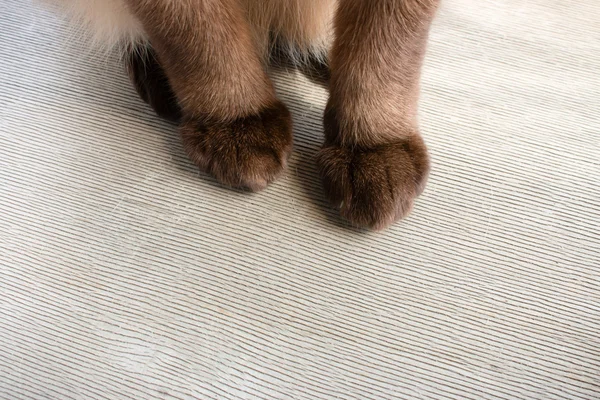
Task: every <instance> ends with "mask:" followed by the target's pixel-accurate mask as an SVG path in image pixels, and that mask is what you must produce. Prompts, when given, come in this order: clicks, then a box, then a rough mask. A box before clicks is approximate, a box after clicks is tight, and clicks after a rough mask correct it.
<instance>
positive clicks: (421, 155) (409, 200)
mask: <svg viewBox="0 0 600 400" xmlns="http://www.w3.org/2000/svg"><path fill="white" fill-rule="evenodd" d="M437 5H438V0H342V1H341V4H340V7H339V10H338V13H337V15H336V17H335V34H336V39H335V42H334V45H333V48H332V51H331V61H330V62H331V81H330V99H329V102H328V104H327V108H326V111H325V117H324V126H325V144H324V146H323V149H322V150H321V151H320V152H319V154H318V157H317V162H318V165H319V170H320V174H321V177H322V180H323V184H324V187H325V191H326V194H327V196H328V197H329V199H330V201H331V202H332V203H333V204H334V205H335V206H337V207H339V208H340V211H341V214H342V215H343V216H344V217H345V218H347V219H348V220H349V221H350V222H351V223H353V224H354V225H357V226H361V227H367V228H371V229H375V230H379V229H383V228H385V227H387V226H389V225H390V224H392V223H393V222H395V221H396V220H398V219H400V218H402V217H404V216H406V215H407V214H408V213H409V212H410V210H411V209H412V206H413V202H414V199H415V198H416V197H417V196H418V195H419V194H421V192H422V191H423V189H424V187H425V184H426V181H427V176H428V172H429V157H428V154H427V148H426V147H425V144H424V142H423V139H422V137H421V135H420V133H419V131H418V127H417V121H416V113H417V98H418V91H419V76H420V69H421V64H422V60H423V56H424V53H425V48H426V42H427V36H428V31H429V26H430V23H431V20H432V19H433V17H434V14H435V11H436V8H437Z"/></svg>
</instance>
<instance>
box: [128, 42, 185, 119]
mask: <svg viewBox="0 0 600 400" xmlns="http://www.w3.org/2000/svg"><path fill="white" fill-rule="evenodd" d="M125 66H126V68H127V72H128V73H129V77H130V78H131V82H132V83H133V86H134V87H135V90H136V91H137V92H138V94H139V95H140V97H141V98H142V100H144V101H145V102H146V103H148V104H149V105H150V106H151V107H152V109H153V110H154V111H155V112H156V114H158V115H159V116H160V117H162V118H165V119H168V120H169V121H172V122H180V120H181V108H180V107H179V104H178V103H177V96H176V95H175V93H174V92H173V89H172V88H171V85H170V83H169V79H168V78H167V75H166V74H165V71H164V69H163V68H162V66H161V65H160V62H159V61H158V58H157V56H156V52H155V51H154V49H153V48H152V46H151V45H150V44H149V43H139V44H132V45H129V46H128V48H127V49H126V54H125Z"/></svg>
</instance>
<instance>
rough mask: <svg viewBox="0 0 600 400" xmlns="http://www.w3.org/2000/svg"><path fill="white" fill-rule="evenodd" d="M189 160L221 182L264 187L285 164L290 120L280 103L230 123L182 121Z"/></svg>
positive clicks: (252, 188) (290, 146)
mask: <svg viewBox="0 0 600 400" xmlns="http://www.w3.org/2000/svg"><path fill="white" fill-rule="evenodd" d="M181 135H182V139H183V145H184V148H185V150H186V152H187V154H188V155H189V157H190V159H191V160H192V161H193V162H194V163H195V164H196V165H198V166H199V167H200V169H202V170H203V171H206V172H208V173H210V174H212V175H213V176H214V177H215V178H217V179H218V180H219V181H220V182H221V183H223V184H225V185H228V186H233V187H242V188H247V189H250V190H252V191H258V190H261V189H264V188H265V187H266V186H267V184H269V183H270V182H272V181H274V180H275V179H276V178H277V177H278V176H279V175H281V173H282V172H283V170H284V169H285V168H286V166H287V160H288V157H289V155H290V153H291V151H292V119H291V116H290V113H289V111H288V109H287V108H286V107H285V105H283V103H280V102H278V103H276V104H275V105H273V106H271V107H269V108H266V109H265V110H263V111H262V112H261V113H259V114H258V115H251V116H248V117H244V118H239V119H237V120H235V121H233V122H228V123H225V122H206V121H202V122H199V121H197V120H190V121H186V122H185V123H184V124H183V126H182V129H181Z"/></svg>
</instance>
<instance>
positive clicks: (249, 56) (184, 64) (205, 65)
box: [126, 0, 292, 190]
mask: <svg viewBox="0 0 600 400" xmlns="http://www.w3.org/2000/svg"><path fill="white" fill-rule="evenodd" d="M126 2H127V4H128V6H129V8H130V10H131V11H132V12H133V13H134V15H135V16H136V18H138V19H139V20H140V21H141V23H142V25H143V27H144V30H145V32H146V34H147V35H148V37H149V39H150V42H151V43H152V47H153V49H154V51H155V54H156V59H157V61H158V62H159V63H160V65H161V66H162V69H163V70H164V73H165V75H166V77H167V78H168V81H169V84H170V88H171V89H172V91H173V93H174V95H175V97H176V98H177V102H178V104H179V106H180V109H181V120H182V122H181V135H182V140H183V144H184V148H185V150H186V152H187V153H188V155H189V157H190V159H191V160H192V161H193V162H194V163H195V164H197V165H198V166H199V167H200V168H201V169H203V170H205V171H207V172H209V173H211V174H212V175H214V176H215V177H216V178H217V179H218V180H219V181H221V182H222V183H224V184H226V185H229V186H235V187H244V188H248V189H251V190H260V189H263V188H264V187H266V185H267V184H268V183H270V182H271V181H273V180H274V179H276V178H277V177H278V176H279V175H280V174H281V172H282V171H283V169H284V168H285V166H286V164H287V159H288V156H289V154H290V152H291V148H292V129H291V117H290V113H289V111H288V110H287V108H286V107H285V106H284V105H283V104H282V103H281V102H280V101H279V100H277V98H276V96H275V90H274V88H273V85H272V83H271V82H270V80H269V78H268V76H267V74H266V71H265V68H264V66H263V64H262V62H261V59H260V57H259V54H258V51H257V49H256V48H255V46H254V42H253V39H252V34H251V30H250V27H249V25H248V22H247V21H246V19H245V14H244V11H243V10H242V9H241V6H240V4H239V1H238V0H177V1H173V0H126Z"/></svg>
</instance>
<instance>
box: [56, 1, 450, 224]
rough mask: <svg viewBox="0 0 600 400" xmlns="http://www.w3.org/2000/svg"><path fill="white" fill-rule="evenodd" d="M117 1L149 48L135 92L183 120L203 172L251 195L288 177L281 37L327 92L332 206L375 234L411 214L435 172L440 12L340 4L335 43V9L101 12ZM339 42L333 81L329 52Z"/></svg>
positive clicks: (281, 6)
mask: <svg viewBox="0 0 600 400" xmlns="http://www.w3.org/2000/svg"><path fill="white" fill-rule="evenodd" d="M62 1H65V0H62ZM67 1H69V0H67ZM70 1H78V2H79V3H81V4H86V3H84V2H82V0H70ZM120 1H124V3H125V4H126V5H127V8H128V9H129V10H130V11H131V13H132V15H133V17H134V20H135V21H136V24H138V23H139V24H141V26H142V28H143V34H141V36H142V37H143V38H144V40H145V39H147V40H149V42H150V43H151V46H152V47H151V50H150V52H148V53H143V52H142V53H136V52H135V51H132V52H131V53H130V61H129V70H130V73H131V75H132V80H133V81H134V84H135V85H136V88H137V89H138V92H140V95H141V96H142V98H144V99H145V100H146V101H148V102H149V103H150V104H151V105H152V106H153V107H154V109H155V110H156V111H157V112H158V113H159V114H161V115H165V116H166V117H170V118H178V117H179V116H181V117H182V118H183V123H182V128H181V132H182V138H183V142H184V146H185V149H186V151H187V152H188V154H189V156H190V159H191V160H192V161H193V162H195V163H196V164H197V165H198V166H199V167H200V168H202V169H203V170H206V171H208V172H210V173H212V174H213V175H214V176H215V177H216V178H217V179H219V180H220V181H221V182H223V183H225V184H227V185H231V186H242V187H247V188H250V189H252V190H259V189H262V188H264V187H265V186H266V185H267V183H269V182H271V181H273V180H274V179H275V178H276V177H277V176H279V175H280V174H281V172H282V170H283V169H284V168H285V164H286V160H287V157H288V156H289V154H290V151H291V143H292V137H291V119H290V116H289V112H288V110H287V109H286V108H285V106H284V105H283V104H281V103H280V102H279V101H278V100H277V99H276V96H275V91H274V89H273V85H272V83H271V82H270V80H269V78H268V76H267V73H266V68H265V65H264V61H265V59H266V58H265V51H266V50H265V49H268V48H269V45H268V44H266V43H268V42H269V40H268V39H271V38H272V37H273V36H272V34H273V33H274V34H275V38H276V39H277V40H275V42H274V43H280V44H281V43H283V48H284V50H285V52H287V53H288V54H289V52H290V49H297V50H298V51H297V53H299V54H303V55H304V56H302V57H297V54H294V55H293V57H292V59H293V60H294V63H295V64H298V61H303V62H304V64H306V63H307V62H308V63H310V64H312V65H313V66H315V67H317V68H316V69H318V70H319V72H318V74H317V75H316V76H317V77H319V78H321V79H323V80H327V81H329V87H330V99H329V103H328V105H327V111H326V115H325V120H324V125H325V137H326V141H325V145H324V147H323V149H322V151H321V152H320V153H319V155H318V157H317V159H318V164H319V168H320V171H321V176H322V178H323V183H324V186H325V190H326V193H327V194H328V196H329V198H330V199H331V201H332V203H333V204H334V205H336V206H338V207H340V208H341V212H342V215H344V216H345V217H346V218H348V219H349V220H350V221H351V222H352V223H354V224H356V225H359V226H365V227H369V228H373V229H381V228H384V227H386V226H388V225H389V224H391V223H393V222H394V221H396V220H397V219H398V218H401V217H403V216H404V215H406V214H407V213H408V212H409V210H410V209H411V207H412V204H413V201H414V199H415V197H417V196H418V195H419V194H420V193H421V192H422V190H423V188H424V185H425V182H426V180H427V173H428V171H429V158H428V156H427V149H426V147H425V144H424V142H423V140H422V138H421V136H420V134H419V132H418V128H417V121H416V112H417V99H418V91H419V74H420V69H421V63H422V60H423V56H424V53H425V47H426V41H427V35H428V30H429V26H430V23H431V20H432V19H433V16H434V14H435V11H436V8H437V5H438V2H439V0H339V1H338V2H339V6H338V7H337V12H336V13H335V18H334V24H333V28H334V29H333V32H332V30H331V29H330V27H329V26H328V25H327V23H326V21H327V20H328V19H329V18H331V17H332V15H333V14H334V11H335V9H336V6H335V5H336V1H335V0H110V4H109V5H107V6H105V8H104V9H105V10H106V9H109V7H112V8H115V7H118V6H119V2H120ZM107 4H108V3H107ZM332 33H333V37H334V41H333V45H332V47H331V51H330V52H329V55H328V57H326V58H328V59H329V65H330V69H329V68H327V64H326V62H325V61H326V59H325V58H324V57H323V53H322V49H323V48H325V46H326V43H327V40H328V38H330V37H331V36H332ZM143 46H147V45H146V44H144V45H143ZM152 49H153V50H152ZM142 65H146V68H145V69H144V68H143V67H141V66H142ZM312 70H313V71H314V70H315V68H312ZM167 81H168V84H166V82H167ZM174 98H175V99H176V100H177V102H176V103H175V102H173V99H174Z"/></svg>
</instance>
